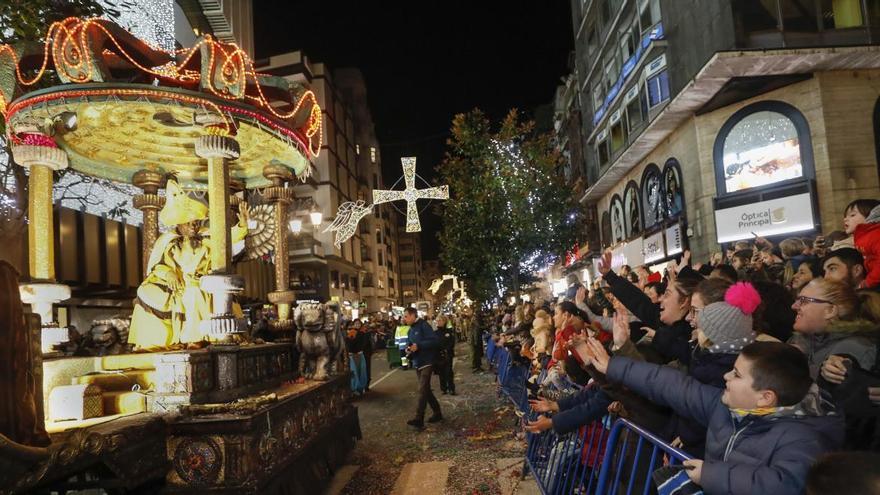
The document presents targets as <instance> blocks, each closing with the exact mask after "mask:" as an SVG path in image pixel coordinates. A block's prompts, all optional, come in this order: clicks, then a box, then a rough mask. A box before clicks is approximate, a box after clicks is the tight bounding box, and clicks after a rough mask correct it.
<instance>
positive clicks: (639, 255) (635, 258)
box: [611, 237, 645, 269]
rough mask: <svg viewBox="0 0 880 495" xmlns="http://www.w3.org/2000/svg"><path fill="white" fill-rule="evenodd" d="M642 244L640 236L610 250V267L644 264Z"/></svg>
mask: <svg viewBox="0 0 880 495" xmlns="http://www.w3.org/2000/svg"><path fill="white" fill-rule="evenodd" d="M643 245H644V243H643V242H642V238H641V237H639V238H636V239H633V240H632V241H630V242H624V243H622V244H619V245H618V246H617V247H616V248H614V249H613V250H611V268H612V269H617V268H620V267H621V266H623V265H629V266H631V267H637V266H639V265H644V264H645V254H644V253H643V252H642V246H643Z"/></svg>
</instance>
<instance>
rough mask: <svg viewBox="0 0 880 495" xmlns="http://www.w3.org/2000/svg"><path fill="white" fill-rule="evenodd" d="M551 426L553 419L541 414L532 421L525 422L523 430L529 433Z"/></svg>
mask: <svg viewBox="0 0 880 495" xmlns="http://www.w3.org/2000/svg"><path fill="white" fill-rule="evenodd" d="M552 427H553V420H552V419H550V418H548V417H547V416H544V415H541V416H538V418H537V419H536V420H534V421H529V422H528V423H526V426H525V430H526V431H527V432H529V433H541V432H542V431H544V430H549V429H550V428H552Z"/></svg>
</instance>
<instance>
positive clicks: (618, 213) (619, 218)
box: [611, 194, 626, 244]
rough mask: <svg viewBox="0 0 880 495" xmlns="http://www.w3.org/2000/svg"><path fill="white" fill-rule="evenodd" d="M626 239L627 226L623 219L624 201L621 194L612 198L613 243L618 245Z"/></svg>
mask: <svg viewBox="0 0 880 495" xmlns="http://www.w3.org/2000/svg"><path fill="white" fill-rule="evenodd" d="M625 239H626V225H625V222H624V218H623V200H621V199H620V195H619V194H615V195H614V196H612V197H611V243H612V244H617V243H618V242H620V241H623V240H625Z"/></svg>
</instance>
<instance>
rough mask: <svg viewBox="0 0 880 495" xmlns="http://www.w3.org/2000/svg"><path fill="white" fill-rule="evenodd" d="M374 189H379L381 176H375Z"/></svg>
mask: <svg viewBox="0 0 880 495" xmlns="http://www.w3.org/2000/svg"><path fill="white" fill-rule="evenodd" d="M373 189H379V176H378V175H377V174H373Z"/></svg>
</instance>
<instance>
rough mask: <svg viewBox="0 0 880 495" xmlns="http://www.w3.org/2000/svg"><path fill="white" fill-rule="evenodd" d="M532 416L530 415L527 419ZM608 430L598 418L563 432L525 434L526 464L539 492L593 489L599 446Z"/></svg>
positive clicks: (550, 493) (555, 494)
mask: <svg viewBox="0 0 880 495" xmlns="http://www.w3.org/2000/svg"><path fill="white" fill-rule="evenodd" d="M536 417H537V415H534V414H532V415H530V419H535V418H536ZM608 433H609V432H608V428H607V425H606V423H605V422H604V421H603V420H598V421H594V422H592V423H590V424H588V425H585V426H583V427H581V428H580V429H578V430H576V431H573V432H571V433H567V434H563V435H558V434H556V433H555V432H554V431H553V430H552V429H550V430H547V431H544V432H542V433H539V434H529V435H528V447H527V450H526V468H527V469H528V470H529V471H531V473H532V475H533V476H534V478H535V481H536V482H537V485H538V487H539V489H540V490H541V493H543V494H544V495H558V494H568V493H579V494H592V493H596V492H595V491H594V490H595V488H596V486H598V477H599V469H600V467H601V463H602V460H603V456H602V449H603V448H605V444H606V441H607V438H608Z"/></svg>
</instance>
